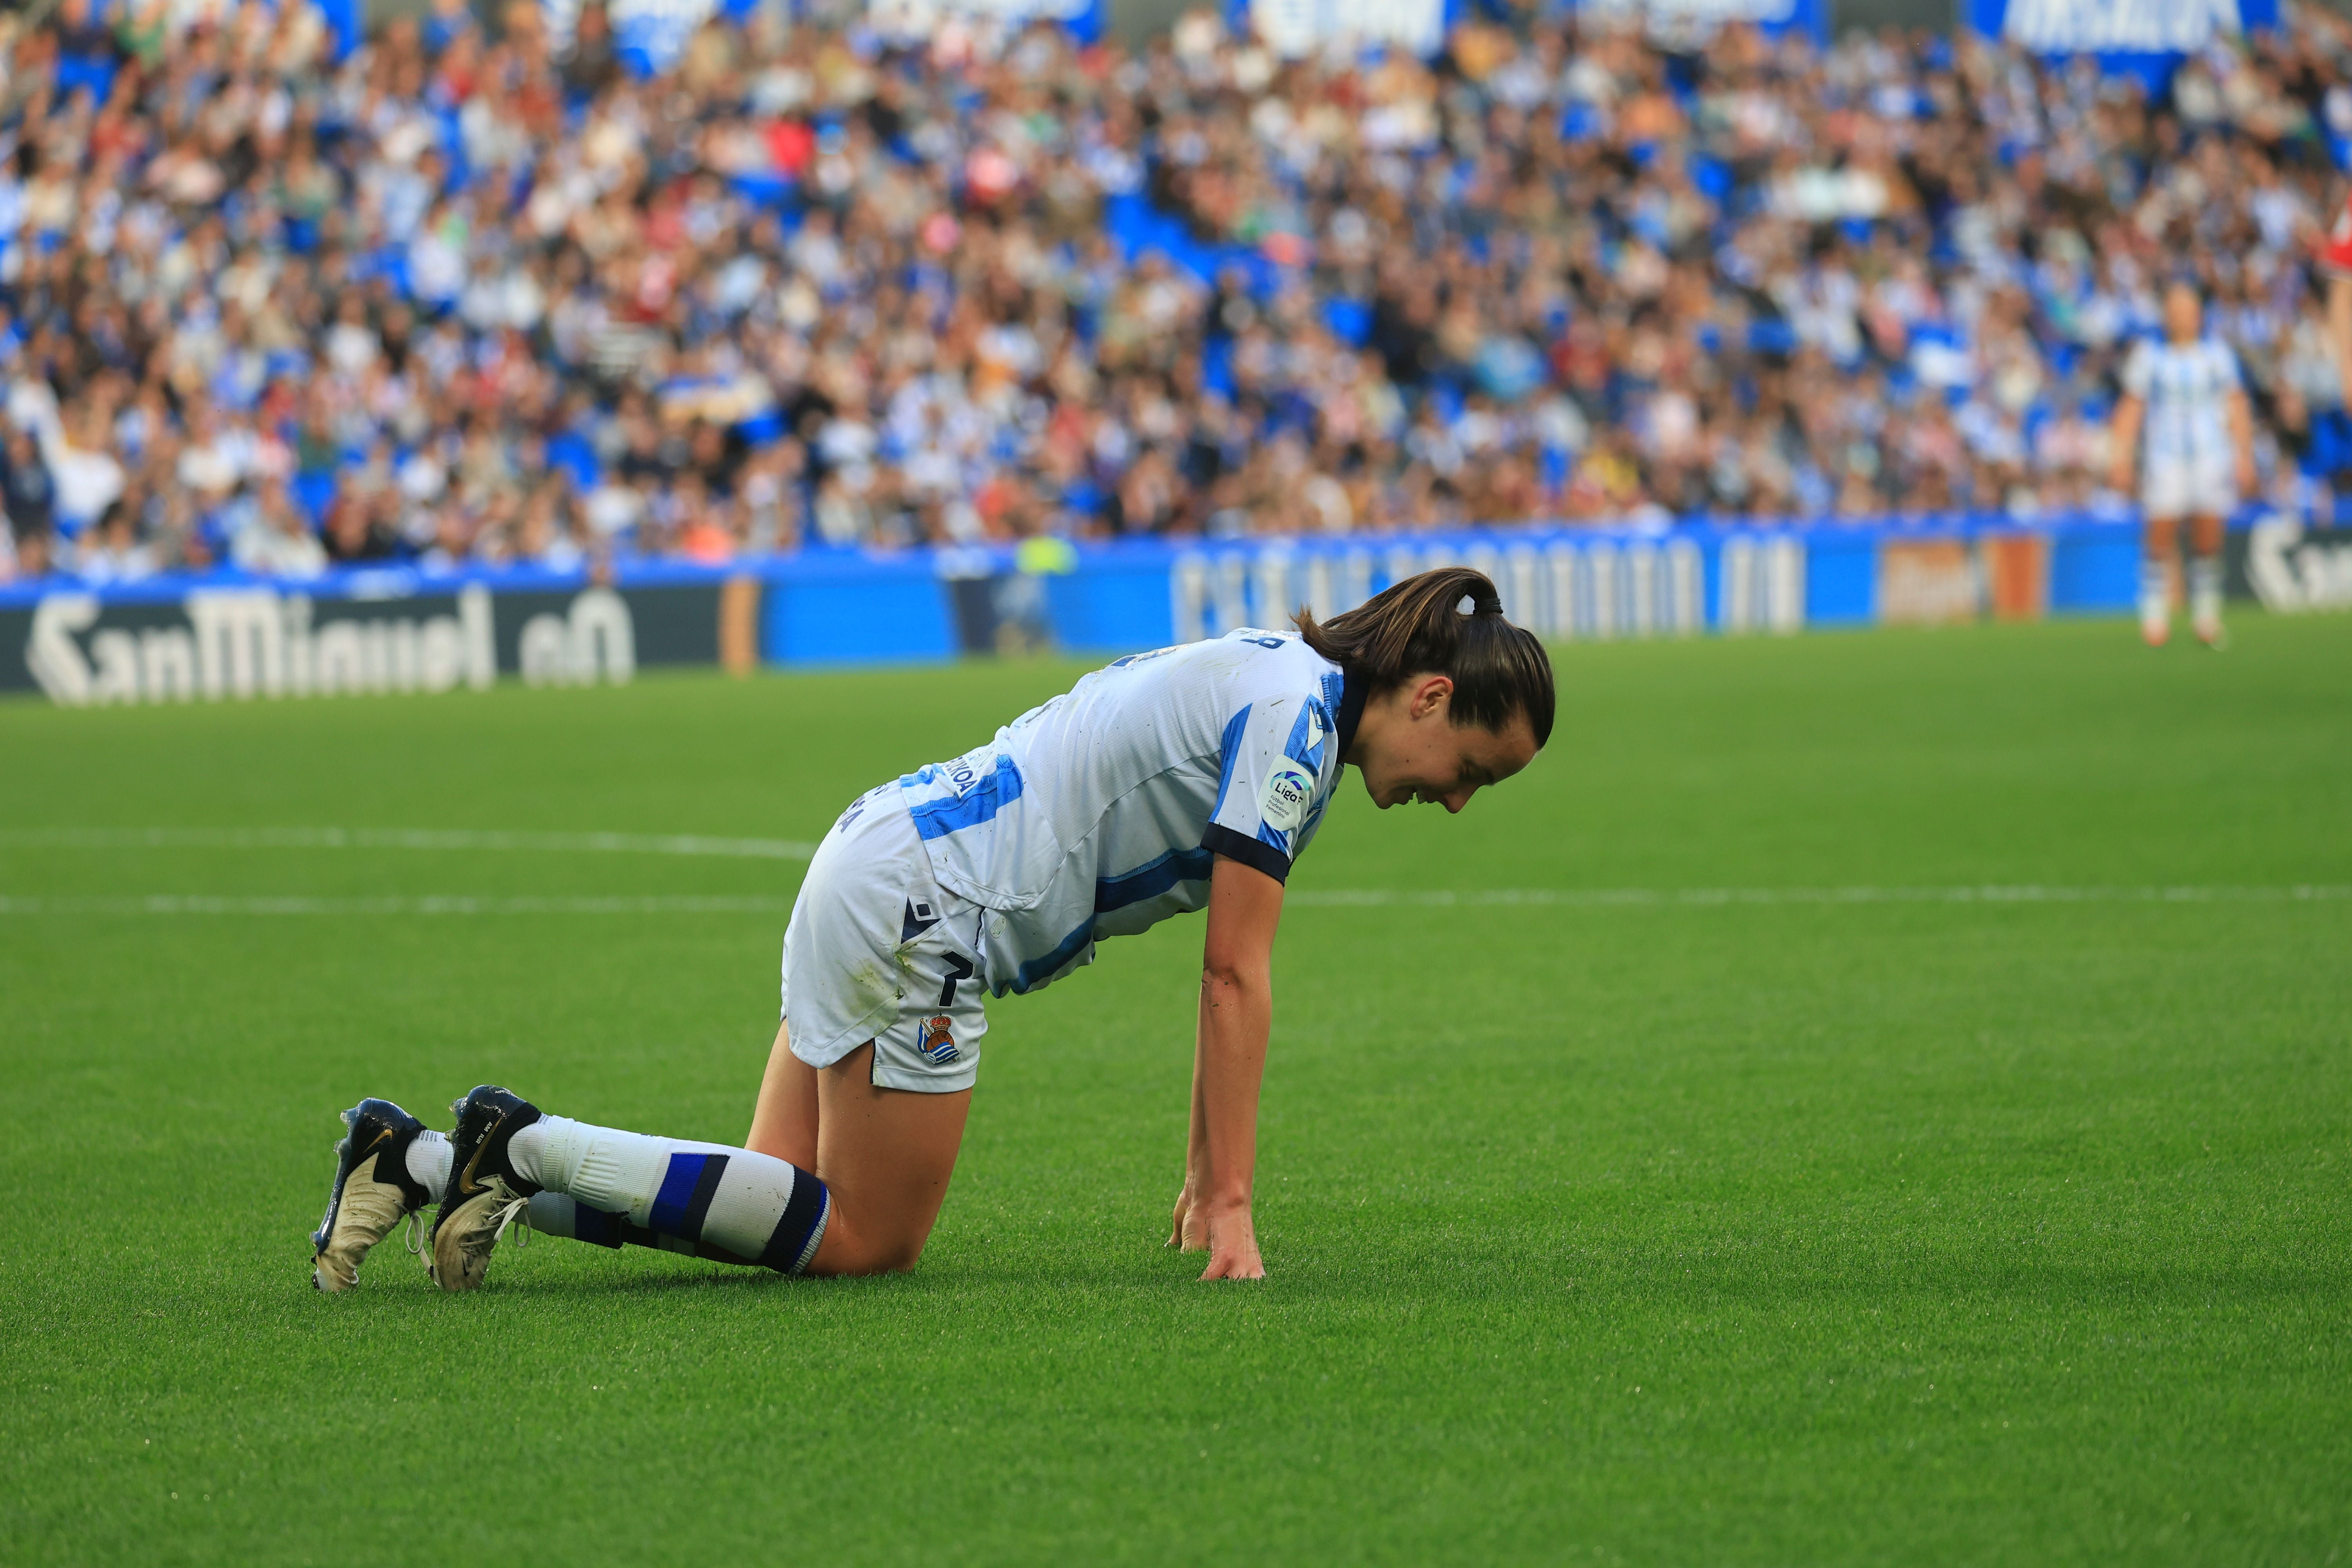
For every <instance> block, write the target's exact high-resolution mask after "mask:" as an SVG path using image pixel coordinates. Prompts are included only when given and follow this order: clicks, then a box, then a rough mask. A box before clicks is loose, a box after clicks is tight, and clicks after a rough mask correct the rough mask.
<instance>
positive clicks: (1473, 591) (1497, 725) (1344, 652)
mask: <svg viewBox="0 0 2352 1568" xmlns="http://www.w3.org/2000/svg"><path fill="white" fill-rule="evenodd" d="M1465 599H1467V600H1469V601H1470V608H1469V611H1468V613H1466V614H1465V613H1464V611H1463V610H1462V609H1461V607H1460V606H1461V604H1462V601H1463V600H1465ZM1291 618H1292V619H1293V620H1294V621H1295V622H1296V623H1297V626H1298V635H1299V636H1300V637H1304V638H1306V639H1307V647H1311V648H1313V649H1314V650H1315V651H1316V652H1317V653H1319V654H1321V655H1322V656H1323V657H1324V658H1328V659H1329V660H1330V661H1331V662H1332V663H1334V664H1336V665H1338V666H1339V667H1340V668H1342V669H1345V670H1346V671H1347V672H1348V673H1349V675H1350V676H1354V677H1357V678H1359V679H1363V680H1365V681H1367V682H1369V683H1370V694H1371V695H1372V696H1375V697H1377V696H1379V695H1381V693H1382V692H1386V691H1391V690H1393V689H1396V688H1397V687H1399V686H1402V684H1404V682H1405V681H1406V680H1408V679H1411V678H1412V677H1413V676H1416V675H1443V676H1445V677H1447V678H1448V679H1451V680H1452V681H1453V682H1454V699H1453V702H1452V704H1451V706H1450V709H1449V711H1450V712H1451V714H1452V716H1453V720H1454V723H1456V724H1476V725H1478V726H1479V727H1480V728H1482V729H1487V730H1499V729H1501V728H1502V727H1503V726H1504V725H1506V724H1507V723H1509V722H1510V721H1511V715H1512V714H1514V713H1524V714H1526V715H1527V716H1528V728H1529V729H1531V730H1533V731H1535V736H1536V744H1537V745H1538V746H1541V745H1543V744H1544V742H1547V741H1549V740H1550V739H1551V720H1552V682H1551V658H1550V656H1549V655H1548V654H1546V653H1545V652H1544V649H1543V644H1542V643H1540V642H1538V641H1537V640H1536V637H1535V634H1534V633H1533V632H1530V631H1528V630H1527V629H1526V628H1524V627H1521V626H1513V625H1511V623H1510V622H1508V621H1507V620H1505V619H1504V618H1503V596H1502V595H1501V594H1499V593H1497V592H1496V589H1495V584H1494V583H1493V582H1492V581H1490V580H1489V579H1488V578H1487V576H1486V574H1485V573H1484V572H1474V571H1472V570H1471V569H1470V568H1469V567H1467V566H1442V567H1439V568H1438V569H1437V570H1436V571H1434V572H1423V574H1421V575H1420V576H1418V577H1408V578H1406V579H1405V580H1404V581H1403V582H1402V583H1395V584H1390V585H1389V586H1388V587H1386V588H1383V589H1381V591H1380V592H1379V593H1377V594H1375V595H1372V596H1371V597H1370V598H1369V599H1367V600H1365V601H1364V602H1363V603H1362V604H1360V605H1357V606H1356V607H1355V608H1354V609H1352V610H1349V611H1348V612H1346V613H1345V614H1343V615H1337V616H1332V617H1331V618H1330V619H1329V620H1328V621H1321V622H1318V621H1317V620H1316V618H1315V616H1313V614H1312V613H1310V612H1308V611H1307V610H1301V611H1299V612H1298V614H1297V615H1296V616H1293V617H1291Z"/></svg>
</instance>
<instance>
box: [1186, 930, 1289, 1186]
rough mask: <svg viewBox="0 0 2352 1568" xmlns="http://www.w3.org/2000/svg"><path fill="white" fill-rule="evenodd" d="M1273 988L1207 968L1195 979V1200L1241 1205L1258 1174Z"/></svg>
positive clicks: (1257, 976)
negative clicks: (1200, 1154)
mask: <svg viewBox="0 0 2352 1568" xmlns="http://www.w3.org/2000/svg"><path fill="white" fill-rule="evenodd" d="M1273 1022H1274V986H1273V983H1272V979H1271V976H1270V975H1269V974H1268V973H1266V972H1265V971H1264V970H1255V971H1252V970H1246V969H1242V970H1217V969H1210V970H1206V971H1204V972H1203V973H1202V976H1201V1037H1200V1068H1199V1071H1198V1073H1197V1074H1196V1077H1197V1079H1198V1085H1199V1087H1198V1088H1197V1089H1196V1090H1195V1094H1194V1100H1195V1111H1194V1114H1195V1117H1196V1118H1197V1125H1198V1127H1199V1130H1200V1132H1201V1137H1202V1143H1203V1145H1204V1152H1205V1155H1206V1159H1205V1161H1204V1164H1205V1170H1204V1171H1202V1173H1201V1177H1202V1185H1201V1187H1200V1189H1199V1196H1200V1197H1201V1199H1202V1201H1204V1202H1206V1203H1207V1204H1209V1205H1212V1206H1236V1207H1238V1206H1245V1205H1247V1204H1248V1203H1249V1201H1250V1190H1251V1185H1252V1184H1253V1183H1254V1182H1255V1179H1256V1174H1257V1101H1258V1089H1259V1086H1260V1085H1261V1084H1262V1083H1263V1082H1264V1081H1265V1042H1266V1036H1267V1034H1268V1032H1269V1031H1270V1030H1271V1028H1272V1026H1273Z"/></svg>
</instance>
